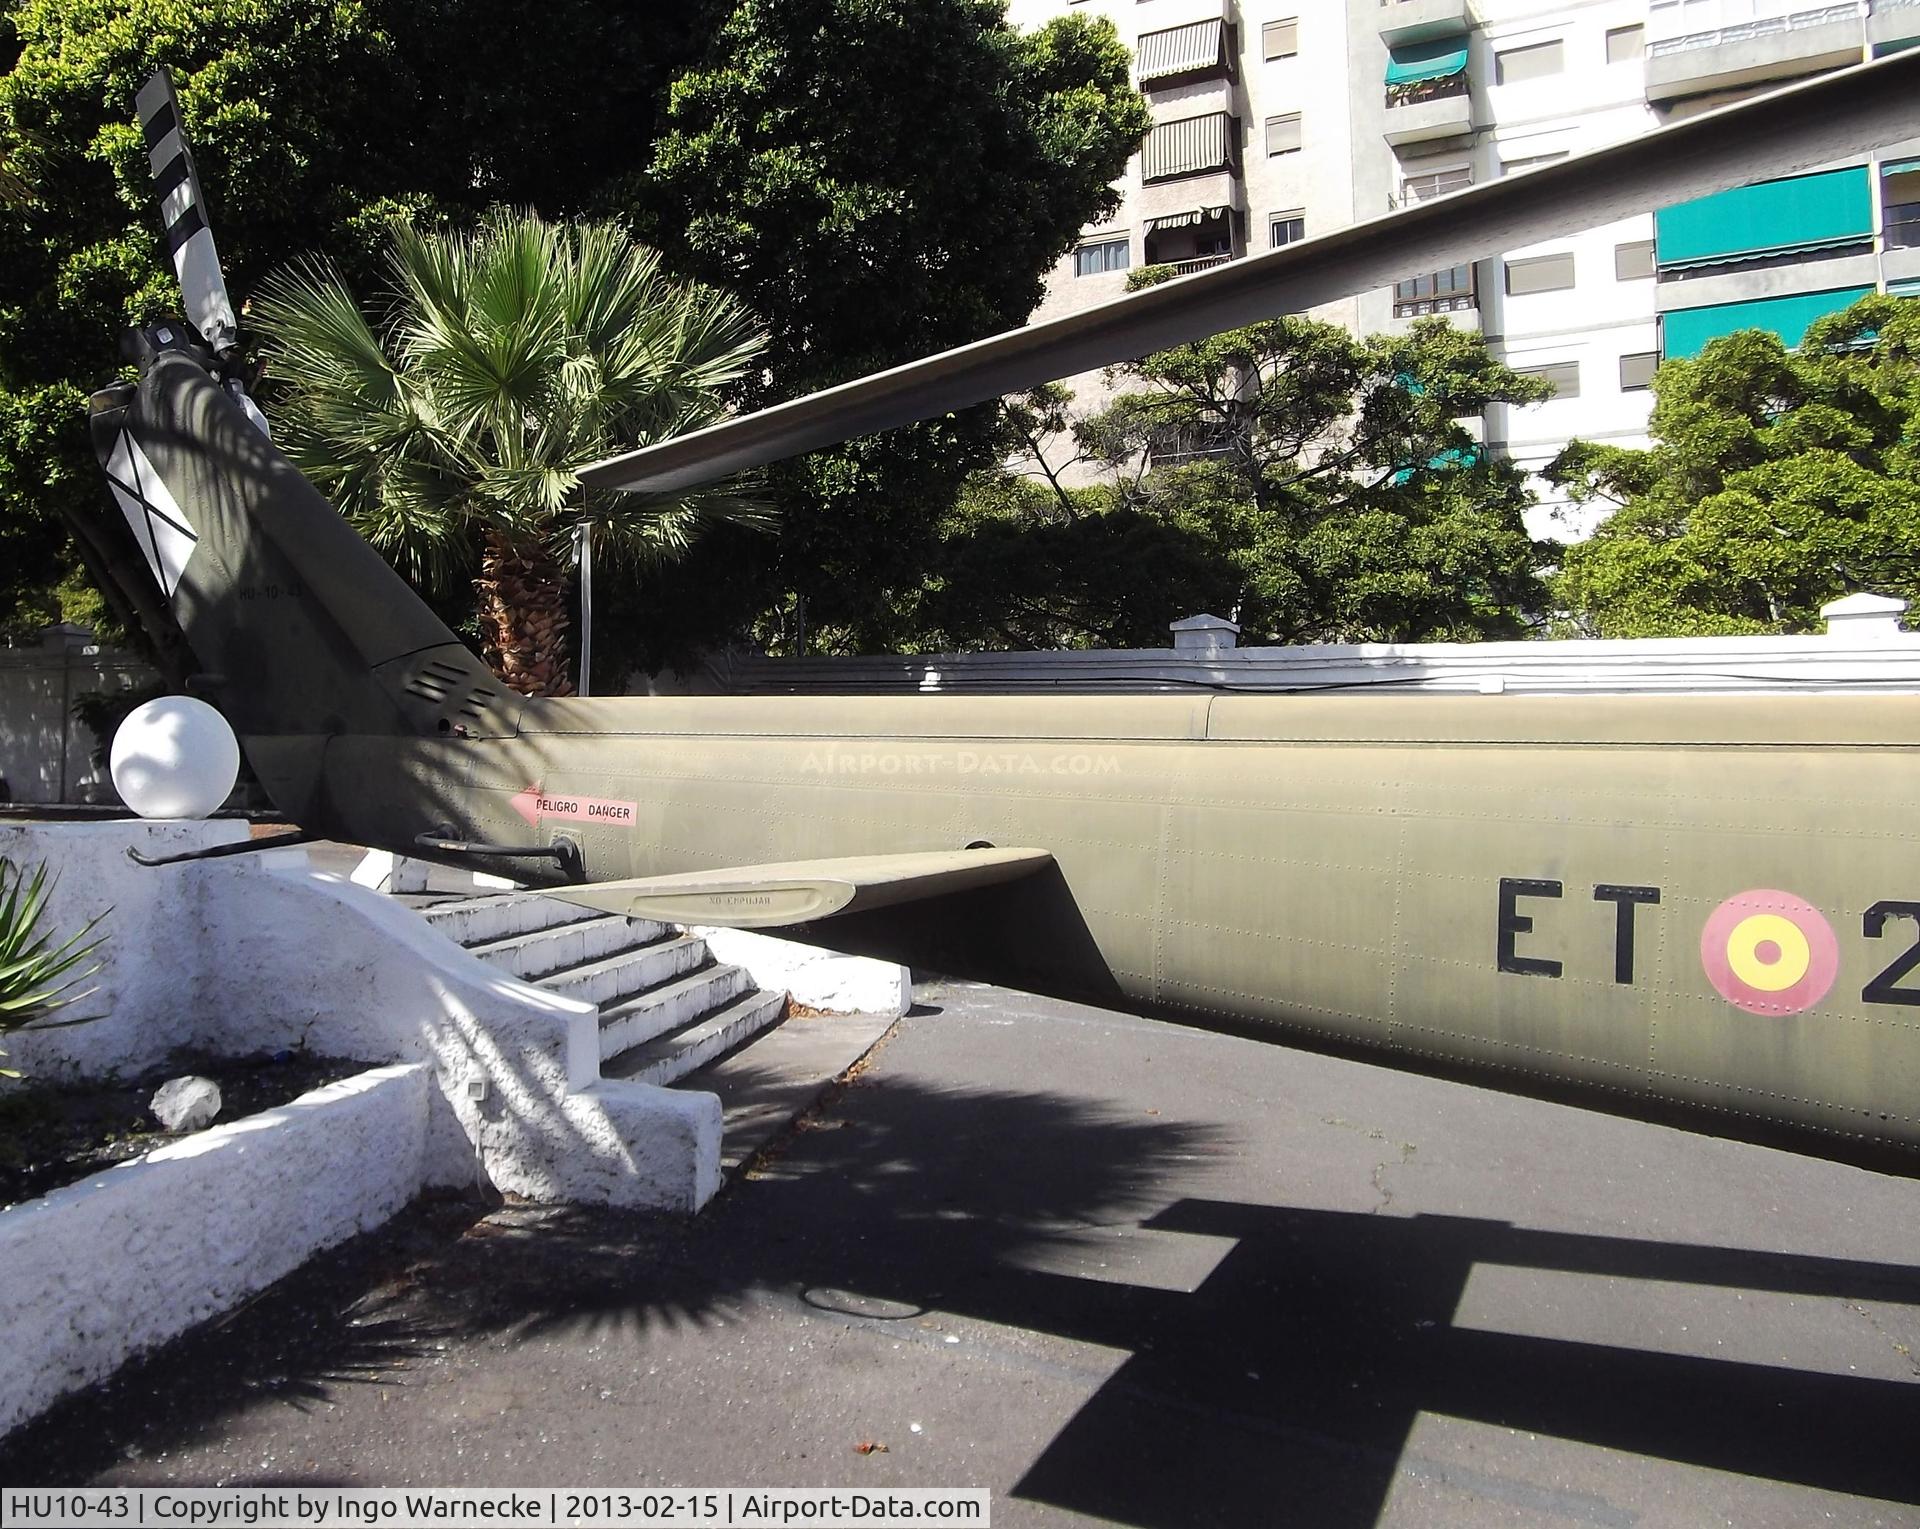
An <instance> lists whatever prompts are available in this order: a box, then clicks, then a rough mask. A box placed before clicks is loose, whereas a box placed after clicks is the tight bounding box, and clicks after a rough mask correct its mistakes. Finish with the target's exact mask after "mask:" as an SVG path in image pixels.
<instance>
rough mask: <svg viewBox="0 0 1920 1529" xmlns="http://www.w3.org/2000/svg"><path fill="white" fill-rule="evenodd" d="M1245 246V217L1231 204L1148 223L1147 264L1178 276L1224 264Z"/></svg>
mask: <svg viewBox="0 0 1920 1529" xmlns="http://www.w3.org/2000/svg"><path fill="white" fill-rule="evenodd" d="M1246 247H1247V239H1246V215H1245V214H1244V213H1242V212H1240V211H1238V210H1237V209H1235V208H1234V207H1232V206H1230V205H1225V204H1222V205H1216V206H1212V207H1189V208H1187V209H1185V210H1184V211H1181V212H1176V213H1172V214H1169V215H1165V216H1162V217H1158V218H1149V219H1148V220H1147V224H1146V239H1145V243H1144V249H1145V254H1146V264H1148V265H1155V266H1171V267H1172V268H1173V272H1174V274H1175V275H1176V276H1186V275H1189V274H1191V273H1192V272H1194V271H1204V270H1206V269H1208V268H1209V267H1210V266H1216V265H1224V264H1226V262H1227V261H1229V260H1232V259H1234V258H1235V257H1236V256H1237V255H1239V254H1241V253H1242V252H1243V251H1244V250H1245V249H1246Z"/></svg>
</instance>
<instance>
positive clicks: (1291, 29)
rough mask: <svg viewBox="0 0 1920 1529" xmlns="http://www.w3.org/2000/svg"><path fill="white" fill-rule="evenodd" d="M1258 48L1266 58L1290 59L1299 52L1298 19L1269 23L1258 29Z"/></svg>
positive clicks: (1291, 18) (1294, 17)
mask: <svg viewBox="0 0 1920 1529" xmlns="http://www.w3.org/2000/svg"><path fill="white" fill-rule="evenodd" d="M1260 48H1261V51H1262V52H1263V53H1264V54H1265V55H1266V56H1267V57H1268V58H1270V59H1271V58H1292V57H1293V56H1294V54H1296V53H1298V52H1299V51H1300V18H1299V17H1297V16H1289V17H1288V18H1287V19H1286V20H1285V21H1269V22H1268V23H1267V24H1266V25H1265V26H1263V27H1262V28H1261V29H1260Z"/></svg>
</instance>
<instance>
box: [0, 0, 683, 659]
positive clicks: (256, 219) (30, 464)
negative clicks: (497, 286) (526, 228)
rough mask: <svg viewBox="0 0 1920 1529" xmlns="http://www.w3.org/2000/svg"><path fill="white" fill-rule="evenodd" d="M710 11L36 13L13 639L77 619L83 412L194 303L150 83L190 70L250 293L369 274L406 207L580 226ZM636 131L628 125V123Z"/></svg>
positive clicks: (15, 81) (15, 341)
mask: <svg viewBox="0 0 1920 1529" xmlns="http://www.w3.org/2000/svg"><path fill="white" fill-rule="evenodd" d="M700 9H701V0H653V3H650V4H649V5H648V6H647V8H646V15H645V18H644V24H637V22H636V18H635V15H634V12H633V11H632V9H631V8H630V7H628V6H626V5H624V4H620V3H618V0H543V3H542V4H541V5H540V6H539V7H538V8H537V11H536V10H533V9H530V8H529V7H527V6H525V5H524V4H522V3H518V0H356V3H353V4H345V5H332V6H324V5H323V6H315V5H312V4H309V3H306V0H14V3H12V4H11V5H9V6H8V8H7V13H6V20H5V24H4V25H5V31H4V33H0V61H4V60H10V67H9V68H8V69H7V72H6V73H5V75H4V76H0V148H3V149H4V164H5V170H6V178H5V183H4V186H3V187H0V190H3V191H4V195H0V627H5V626H8V625H13V626H16V627H17V626H18V625H21V624H29V625H30V624H32V623H33V622H35V621H37V620H40V619H45V617H46V616H47V615H48V614H50V613H51V612H50V605H51V604H57V603H58V601H57V599H56V598H55V597H54V596H53V594H52V591H53V588H54V586H55V585H56V584H57V583H58V582H59V581H60V579H61V576H62V573H63V571H64V570H65V569H66V568H67V567H68V566H69V565H68V563H67V561H66V553H65V552H64V550H63V540H64V539H63V537H61V536H59V535H55V534H50V533H49V531H48V522H49V520H51V519H54V518H57V517H58V516H59V515H60V514H62V513H63V512H64V513H71V512H73V511H74V510H79V509H91V508H92V507H93V506H94V504H95V503H96V501H97V500H98V498H99V496H100V493H101V490H100V486H99V482H98V474H97V472H96V471H95V470H94V468H93V466H92V464H91V460H90V455H89V452H88V449H87V445H86V437H85V424H84V407H83V404H84V398H85V395H86V393H87V392H89V391H90V390H92V389H93V388H95V387H98V386H100V385H102V384H103V383H104V382H106V381H108V380H110V378H111V376H112V373H113V370H114V367H115V364H116V358H115V349H114V347H115V342H116V340H117V337H118V334H119V331H120V330H121V329H122V328H123V327H124V326H126V325H127V324H129V323H133V322H141V321H145V320H148V319H152V318H155V317H158V316H160V315H162V314H165V313H168V312H172V311H176V310H177V308H178V305H179V298H178V295H177V293H176V292H175V290H174V287H173V281H172V277H171V274H170V273H169V272H168V271H167V269H166V267H165V257H164V252H163V251H162V249H161V245H160V237H159V235H160V228H159V219H158V214H157V213H156V211H155V210H154V206H153V198H152V195H151V192H150V190H149V172H148V167H147V163H146V156H145V153H144V151H143V149H142V146H141V143H140V134H139V129H138V127H137V125H136V124H135V122H134V114H133V100H134V92H135V91H136V90H137V89H138V87H139V85H140V83H141V82H142V81H143V80H144V79H145V78H146V77H147V75H148V74H149V73H151V72H152V70H153V69H154V68H156V67H158V66H161V65H165V66H167V67H169V68H170V69H171V70H172V71H173V73H174V80H175V84H176V86H177V87H178V89H179V92H180V96H181V107H182V113H183V116H184V118H185V120H186V125H187V128H188V131H189V134H190V136H191V138H192V140H193V143H194V147H195V157H196V159H197V161H198V164H199V168H200V172H201V177H202V179H203V181H204V182H205V184H206V191H207V196H208V200H209V202H210V204H211V210H212V213H213V217H214V223H215V228H216V234H217V238H218V240H219V243H220V248H221V254H222V257H223V259H224V261H225V263H226V266H227V271H228V276H229V280H230V283H231V285H232V286H233V288H234V295H235V298H236V300H244V299H245V298H246V297H247V296H248V295H249V293H250V292H251V291H252V289H253V286H254V285H255V283H256V282H257V281H258V280H259V279H260V278H261V277H262V276H264V275H265V274H266V272H267V271H268V270H270V269H271V268H272V267H274V266H275V265H277V264H279V263H281V262H283V261H286V260H289V259H292V258H294V257H296V256H299V255H303V254H307V253H319V254H323V255H325V256H328V257H329V258H331V259H333V260H335V261H337V262H339V263H340V264H341V265H342V266H343V268H344V269H346V270H347V271H348V272H349V273H350V274H353V275H356V276H358V275H364V274H366V273H368V272H370V271H371V270H372V269H373V268H374V266H375V264H376V254H377V251H378V249H379V247H380V245H381V241H382V237H383V234H384V230H385V227H386V223H387V218H388V216H389V214H390V213H391V212H392V211H393V210H394V208H395V207H398V206H406V207H414V208H440V209H445V210H451V211H461V210H465V211H467V212H469V213H477V212H478V211H480V210H481V209H483V208H485V207H487V206H489V205H491V204H493V203H496V202H510V203H515V204H524V205H530V206H534V207H537V208H539V209H541V210H543V211H546V212H548V213H554V214H559V213H568V212H573V211H576V210H579V209H582V208H586V207H589V206H592V205H595V204H597V203H598V202H599V201H600V200H601V199H602V198H603V197H604V196H605V195H606V192H607V188H608V187H609V186H610V185H612V184H614V183H616V182H618V181H620V180H622V179H623V178H624V177H630V176H631V175H632V174H633V173H634V172H635V171H636V170H637V169H638V167H639V166H641V165H643V164H644V163H645V157H646V155H647V153H648V152H649V147H650V144H651V138H652V131H653V121H654V117H655V114H656V112H657V110H658V103H659V102H660V101H661V100H662V99H663V98H664V91H665V87H666V83H667V80H668V79H669V78H670V76H671V73H672V72H673V71H674V70H675V69H676V68H678V67H680V66H681V65H682V64H684V62H685V61H686V59H687V57H688V56H689V55H690V52H691V50H692V49H693V47H694V45H695V43H696V41H697V39H698V37H699V35H700V34H699V32H698V30H697V26H696V20H697V16H698V13H699V11H700ZM612 123H617V124H618V129H617V130H613V129H611V128H610V126H609V124H612Z"/></svg>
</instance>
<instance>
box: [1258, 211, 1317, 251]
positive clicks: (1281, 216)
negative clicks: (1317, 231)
mask: <svg viewBox="0 0 1920 1529" xmlns="http://www.w3.org/2000/svg"><path fill="white" fill-rule="evenodd" d="M1306 237H1307V215H1306V213H1304V212H1276V213H1275V214H1274V215H1273V217H1272V219H1271V220H1270V221H1269V222H1268V224H1267V243H1268V245H1269V246H1270V247H1271V248H1273V249H1279V248H1280V246H1281V245H1283V244H1298V243H1299V242H1300V241H1301V240H1302V239H1304V238H1306Z"/></svg>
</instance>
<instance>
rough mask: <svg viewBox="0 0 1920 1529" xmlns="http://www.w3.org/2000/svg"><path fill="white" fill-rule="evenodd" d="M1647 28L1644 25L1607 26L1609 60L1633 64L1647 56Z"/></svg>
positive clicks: (1613, 62)
mask: <svg viewBox="0 0 1920 1529" xmlns="http://www.w3.org/2000/svg"><path fill="white" fill-rule="evenodd" d="M1646 51H1647V29H1646V28H1645V27H1643V26H1631V27H1609V28H1607V62H1608V63H1610V64H1631V63H1633V62H1635V61H1636V60H1637V59H1640V58H1642V57H1644V56H1645V54H1646Z"/></svg>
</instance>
